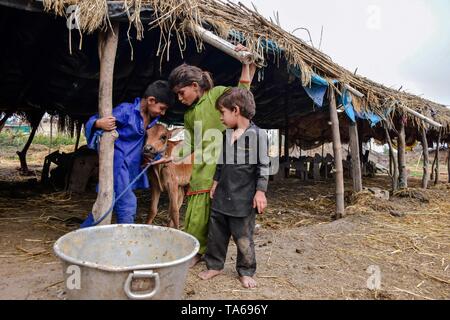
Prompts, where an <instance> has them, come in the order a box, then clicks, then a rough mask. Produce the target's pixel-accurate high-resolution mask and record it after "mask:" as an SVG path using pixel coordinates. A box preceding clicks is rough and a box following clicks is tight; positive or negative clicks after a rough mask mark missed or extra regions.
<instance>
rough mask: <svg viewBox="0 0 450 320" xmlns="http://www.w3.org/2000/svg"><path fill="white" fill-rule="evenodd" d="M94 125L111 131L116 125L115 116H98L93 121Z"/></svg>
mask: <svg viewBox="0 0 450 320" xmlns="http://www.w3.org/2000/svg"><path fill="white" fill-rule="evenodd" d="M95 127H96V128H98V129H102V130H105V131H113V130H115V129H116V128H117V127H116V118H114V117H113V116H109V117H104V118H100V119H98V120H97V121H95Z"/></svg>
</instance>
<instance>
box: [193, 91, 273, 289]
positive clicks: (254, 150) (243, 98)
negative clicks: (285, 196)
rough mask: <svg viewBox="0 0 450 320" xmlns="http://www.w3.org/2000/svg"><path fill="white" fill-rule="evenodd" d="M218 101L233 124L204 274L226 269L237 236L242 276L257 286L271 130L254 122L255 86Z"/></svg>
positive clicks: (214, 194) (215, 190)
mask: <svg viewBox="0 0 450 320" xmlns="http://www.w3.org/2000/svg"><path fill="white" fill-rule="evenodd" d="M216 107H217V109H218V110H219V111H220V113H221V121H222V122H223V124H224V125H225V126H226V127H227V128H228V129H227V130H226V132H225V133H224V137H223V146H222V156H221V159H219V163H218V165H217V169H216V174H215V176H214V184H213V186H212V189H211V198H212V199H213V200H212V207H211V216H210V220H209V227H208V243H207V249H206V254H205V257H204V260H205V262H206V266H207V268H208V270H207V271H203V272H201V273H200V274H199V277H200V278H201V279H203V280H209V279H211V278H213V277H215V276H217V275H219V274H220V273H221V272H222V270H223V267H224V263H225V258H226V254H227V249H228V243H229V241H230V236H232V237H233V240H234V242H235V243H236V246H237V250H238V253H237V262H236V270H237V272H238V274H239V279H240V281H241V283H242V285H243V286H244V287H245V288H255V287H256V281H255V280H254V279H253V276H254V274H255V272H256V258H255V246H254V242H253V230H254V227H255V218H256V212H258V213H259V214H262V213H263V212H264V209H265V208H266V206H267V200H266V195H265V193H266V191H267V185H268V174H269V173H268V172H269V162H270V160H269V157H268V151H267V149H268V140H267V134H266V132H265V131H264V130H261V129H260V128H258V127H257V126H256V125H255V124H254V123H253V122H251V119H252V118H253V117H254V115H255V109H256V107H255V100H254V97H253V94H252V93H251V92H250V91H248V90H246V89H241V88H232V89H229V90H228V91H226V92H225V93H224V94H223V95H222V96H221V97H220V98H219V99H218V100H217V104H216Z"/></svg>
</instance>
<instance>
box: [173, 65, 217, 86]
mask: <svg viewBox="0 0 450 320" xmlns="http://www.w3.org/2000/svg"><path fill="white" fill-rule="evenodd" d="M194 82H197V83H198V85H199V86H200V88H201V89H202V90H203V91H208V90H210V89H212V88H213V87H214V82H213V79H212V77H211V74H210V73H209V72H206V71H203V70H202V69H200V68H198V67H195V66H191V65H188V64H186V63H183V64H182V65H181V66H178V67H176V68H175V69H173V70H172V72H171V73H170V75H169V85H170V88H171V89H172V90H174V89H176V88H183V87H186V86H190V85H191V84H193V83H194Z"/></svg>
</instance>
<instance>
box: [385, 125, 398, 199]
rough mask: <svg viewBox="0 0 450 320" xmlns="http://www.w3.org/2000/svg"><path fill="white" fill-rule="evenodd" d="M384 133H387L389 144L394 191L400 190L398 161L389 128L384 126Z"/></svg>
mask: <svg viewBox="0 0 450 320" xmlns="http://www.w3.org/2000/svg"><path fill="white" fill-rule="evenodd" d="M384 133H385V135H386V142H387V143H388V145H389V161H390V163H391V164H392V171H393V172H392V174H391V179H392V191H397V190H398V162H397V159H396V158H395V155H394V146H393V144H392V140H391V136H390V134H389V130H388V129H387V128H386V127H384Z"/></svg>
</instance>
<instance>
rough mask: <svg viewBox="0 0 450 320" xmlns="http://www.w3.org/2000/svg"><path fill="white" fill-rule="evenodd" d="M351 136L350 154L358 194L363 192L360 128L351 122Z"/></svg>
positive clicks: (354, 189) (354, 184) (354, 190)
mask: <svg viewBox="0 0 450 320" xmlns="http://www.w3.org/2000/svg"><path fill="white" fill-rule="evenodd" d="M349 136H350V154H351V159H352V178H353V192H355V193H358V192H361V191H362V190H363V185H362V176H361V160H360V158H359V141H358V140H359V139H358V126H357V125H356V123H354V122H353V121H351V120H350V126H349Z"/></svg>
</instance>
